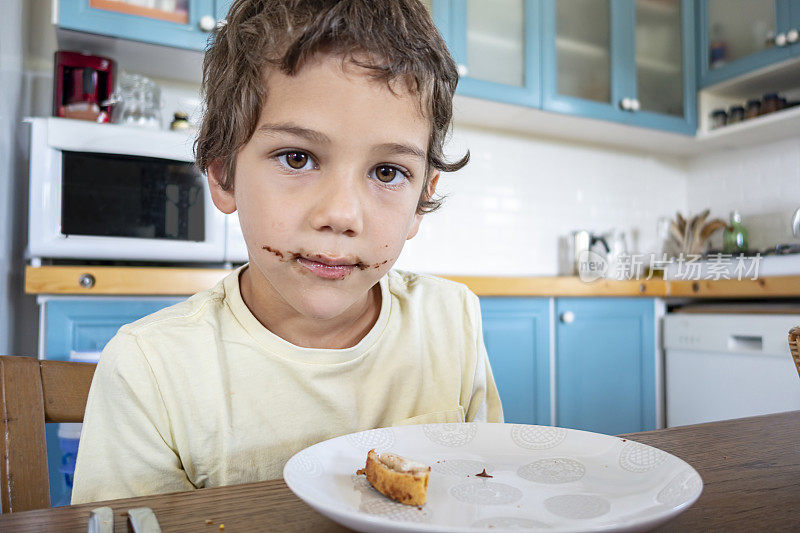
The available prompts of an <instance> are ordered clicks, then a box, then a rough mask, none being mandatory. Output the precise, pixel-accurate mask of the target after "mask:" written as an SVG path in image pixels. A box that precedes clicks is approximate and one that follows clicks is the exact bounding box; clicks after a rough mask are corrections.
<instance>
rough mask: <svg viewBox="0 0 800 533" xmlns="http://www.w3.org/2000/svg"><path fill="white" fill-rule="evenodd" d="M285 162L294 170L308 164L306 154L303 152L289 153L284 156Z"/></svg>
mask: <svg viewBox="0 0 800 533" xmlns="http://www.w3.org/2000/svg"><path fill="white" fill-rule="evenodd" d="M286 162H287V163H288V164H289V166H290V167H292V168H294V169H297V170H299V169H301V168H303V167H304V166H306V164H307V163H308V154H304V153H303V152H289V153H288V154H286Z"/></svg>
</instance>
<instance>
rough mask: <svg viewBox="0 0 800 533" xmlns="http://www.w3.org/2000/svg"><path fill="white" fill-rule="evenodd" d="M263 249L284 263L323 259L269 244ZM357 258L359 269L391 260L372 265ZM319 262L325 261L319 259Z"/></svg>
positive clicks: (319, 256)
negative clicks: (281, 249)
mask: <svg viewBox="0 0 800 533" xmlns="http://www.w3.org/2000/svg"><path fill="white" fill-rule="evenodd" d="M261 249H262V250H266V251H267V252H269V253H271V254H273V255H274V256H276V257H277V258H278V259H280V260H281V261H282V262H284V263H287V262H289V261H297V259H299V258H301V257H302V258H305V259H311V260H312V261H315V260H321V259H322V254H309V253H305V252H302V251H301V252H288V251H287V252H282V251H280V250H276V249H275V248H273V247H271V246H268V245H264V246H262V247H261ZM356 259H357V260H358V261H357V262H356V263H355V264H354V265H353V266H354V267H356V268H357V269H359V270H367V269H370V268H376V269H377V268H380V267H382V266H383V265H385V264H386V263H388V262H389V260H388V259H386V260H384V261H381V262H380V263H375V264H374V265H370V264H367V263H364V262H363V261H361V259H359V258H356ZM319 262H323V261H319ZM343 277H344V276H343Z"/></svg>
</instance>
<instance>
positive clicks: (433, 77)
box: [195, 0, 469, 213]
mask: <svg viewBox="0 0 800 533" xmlns="http://www.w3.org/2000/svg"><path fill="white" fill-rule="evenodd" d="M226 20H227V22H226V23H224V24H221V25H220V26H219V27H218V28H217V30H216V31H215V32H214V34H213V36H212V37H211V40H210V43H209V46H208V49H207V51H206V55H205V59H204V60H203V84H202V93H203V98H204V104H205V110H204V116H203V122H202V125H201V127H200V132H199V135H198V138H197V140H196V141H195V159H196V160H197V165H198V167H199V168H200V170H202V171H203V172H204V173H205V172H207V170H208V166H209V165H210V164H211V163H212V162H213V161H220V162H222V164H223V169H224V178H223V180H222V182H221V183H220V186H221V187H222V188H223V189H225V190H231V189H233V186H234V176H235V172H236V154H237V153H238V151H239V149H240V148H241V147H242V146H244V145H245V144H246V143H247V142H248V141H249V140H250V138H251V137H252V135H253V133H254V132H255V130H256V127H257V126H258V119H259V116H260V114H261V109H262V108H263V106H264V102H265V99H266V98H267V97H268V94H267V93H268V88H267V86H266V83H265V74H266V72H267V70H268V69H269V68H277V69H281V70H282V71H283V72H284V73H286V74H287V75H293V74H295V73H297V72H298V71H299V70H300V69H301V68H302V66H303V64H304V63H305V61H307V60H308V59H309V58H311V57H313V56H314V55H315V54H318V53H325V54H332V55H335V56H338V57H341V58H342V60H343V61H350V62H352V63H354V64H356V65H358V66H360V67H364V68H367V69H369V71H370V76H372V77H373V78H375V79H378V80H383V81H385V82H386V83H387V85H389V89H390V90H391V83H392V82H393V81H394V80H402V81H404V82H405V83H406V86H407V88H408V90H409V91H410V92H411V93H412V94H416V95H417V96H418V97H419V99H420V100H419V102H420V110H421V111H422V114H423V116H425V117H427V118H429V119H430V122H431V133H430V138H429V139H428V160H427V165H426V166H427V168H426V172H425V174H426V183H425V186H424V187H423V193H422V196H421V197H420V200H419V203H418V205H417V212H418V213H427V212H430V211H433V210H434V209H437V208H438V207H439V206H440V205H441V199H440V198H430V197H428V196H427V194H426V191H427V189H428V181H429V180H430V175H431V172H430V170H431V169H437V170H441V171H445V172H452V171H455V170H458V169H460V168H462V167H463V166H464V165H466V164H467V162H468V161H469V152H467V153H466V154H465V155H464V157H462V158H461V159H460V160H458V161H455V162H452V163H449V162H447V160H446V159H445V156H444V153H443V152H444V142H445V139H446V136H447V132H448V130H449V128H450V124H451V120H452V116H453V94H454V92H455V90H456V84H457V83H458V72H457V70H456V65H455V62H454V61H453V59H452V57H451V56H450V53H449V52H448V50H447V46H446V45H445V43H444V40H443V39H442V37H441V35H440V34H439V32H438V31H437V29H436V26H434V24H433V21H432V20H431V17H430V15H429V14H428V11H427V10H426V9H425V7H424V6H423V5H422V4H421V3H420V2H419V0H236V1H235V2H234V3H233V4H232V5H231V8H230V11H229V12H228V17H227V19H226Z"/></svg>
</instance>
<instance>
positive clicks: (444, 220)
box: [397, 127, 687, 275]
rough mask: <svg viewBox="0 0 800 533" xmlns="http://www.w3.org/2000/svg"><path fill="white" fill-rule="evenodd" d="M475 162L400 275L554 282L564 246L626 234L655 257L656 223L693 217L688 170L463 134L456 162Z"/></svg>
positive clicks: (425, 226) (455, 178)
mask: <svg viewBox="0 0 800 533" xmlns="http://www.w3.org/2000/svg"><path fill="white" fill-rule="evenodd" d="M466 148H468V149H469V150H470V152H471V154H472V160H471V161H470V163H469V164H468V165H467V166H466V167H465V168H464V169H462V170H460V171H458V172H456V173H453V174H449V175H444V176H442V178H441V180H440V190H443V191H444V192H446V194H447V195H448V198H447V199H446V200H445V203H444V206H443V207H442V208H441V209H440V210H439V211H436V212H434V213H431V214H429V215H426V218H425V220H424V221H423V223H422V227H421V229H420V232H419V234H418V235H417V236H416V237H415V238H414V239H412V240H411V241H409V242H408V243H407V245H406V248H405V250H404V251H403V254H402V255H401V257H400V259H399V260H398V262H397V267H398V268H406V269H410V270H418V271H425V272H438V273H446V274H476V275H481V274H485V275H533V274H536V275H555V274H557V273H558V271H559V265H558V253H559V238H560V237H564V236H566V235H568V234H569V232H570V231H573V230H576V229H589V230H592V231H597V232H604V231H606V230H609V229H610V228H614V227H618V228H621V229H623V230H625V231H626V233H627V234H628V239H629V247H631V249H632V250H634V251H641V252H650V251H656V248H657V246H658V245H657V242H656V221H657V219H658V217H659V216H673V215H674V213H675V211H676V210H678V209H681V210H685V208H686V174H687V168H686V162H685V161H684V160H682V159H679V158H668V157H654V156H648V155H644V154H641V153H633V152H631V153H627V152H623V151H614V150H610V149H608V148H596V147H592V146H587V145H573V144H570V143H566V142H561V141H553V140H542V139H538V138H533V137H522V136H519V135H515V134H509V133H504V132H492V131H485V130H477V129H472V128H466V127H458V128H456V131H455V134H454V136H453V139H452V141H451V142H450V144H449V145H448V150H447V151H448V153H450V154H452V155H460V154H463V153H464V151H465V149H466Z"/></svg>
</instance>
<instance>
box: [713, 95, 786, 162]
mask: <svg viewBox="0 0 800 533" xmlns="http://www.w3.org/2000/svg"><path fill="white" fill-rule="evenodd" d="M798 135H800V106H795V107H791V108H789V109H782V110H780V111H776V112H774V113H769V114H767V115H763V116H760V117H757V118H752V119H749V120H745V121H743V122H739V123H738V124H730V125H728V126H723V127H721V128H718V129H715V130H711V131H708V132H700V133H699V134H698V135H697V144H698V145H699V146H701V147H702V151H709V150H724V149H730V150H733V149H736V148H747V147H750V146H754V145H758V144H764V143H768V142H772V141H780V140H783V139H785V138H787V137H793V136H798Z"/></svg>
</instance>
